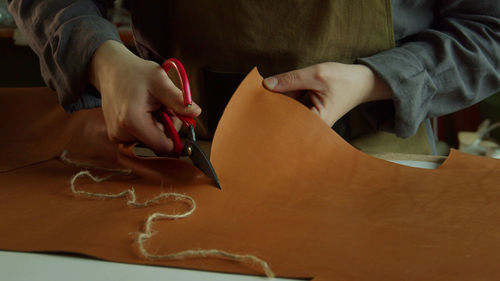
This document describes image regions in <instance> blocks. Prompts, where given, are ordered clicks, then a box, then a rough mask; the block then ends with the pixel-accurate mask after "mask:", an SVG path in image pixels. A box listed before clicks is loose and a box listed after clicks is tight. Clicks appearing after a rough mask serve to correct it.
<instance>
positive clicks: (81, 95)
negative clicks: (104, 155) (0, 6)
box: [8, 0, 120, 112]
mask: <svg viewBox="0 0 500 281" xmlns="http://www.w3.org/2000/svg"><path fill="white" fill-rule="evenodd" d="M8 3H9V6H8V8H9V11H10V12H11V13H12V15H13V17H14V19H15V21H16V24H17V26H18V28H19V29H20V31H21V32H22V33H23V34H24V36H26V39H27V41H28V43H29V45H30V46H31V48H32V49H33V51H35V53H36V54H37V55H38V57H39V59H40V70H41V74H42V77H43V79H44V80H45V83H46V84H47V86H48V87H50V88H51V89H53V90H55V91H56V92H57V95H58V98H59V102H60V103H61V105H62V106H63V107H64V109H65V110H66V111H68V112H73V111H76V110H79V109H82V108H92V107H98V106H100V105H101V100H100V94H99V93H98V92H97V90H96V89H95V88H94V87H93V86H91V85H90V84H89V83H88V65H89V62H90V59H91V58H92V55H93V54H94V52H95V50H96V49H97V48H98V47H99V46H100V45H101V44H102V43H104V42H105V41H107V40H116V41H120V37H119V35H118V32H117V30H116V28H115V27H114V25H113V24H112V23H111V22H109V21H107V20H106V19H105V18H104V17H103V15H104V14H105V12H106V8H107V7H109V5H110V3H111V2H109V1H108V2H106V1H92V0H38V1H37V0H9V1H8Z"/></svg>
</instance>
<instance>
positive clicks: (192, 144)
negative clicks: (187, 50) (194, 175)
mask: <svg viewBox="0 0 500 281" xmlns="http://www.w3.org/2000/svg"><path fill="white" fill-rule="evenodd" d="M162 67H163V69H164V70H165V72H166V73H167V74H168V72H169V70H170V69H172V68H173V69H175V72H176V73H177V75H178V77H179V81H180V84H181V90H182V96H183V98H184V106H188V107H189V106H191V105H192V104H193V100H192V98H191V88H190V86H189V80H188V77H187V75H186V70H185V69H184V66H183V65H182V63H181V62H180V61H179V60H177V59H175V58H170V59H168V60H166V61H165V62H164V63H163V65H162ZM172 117H177V118H179V119H180V120H181V121H182V124H183V126H185V127H186V128H187V134H188V136H187V137H186V138H181V137H180V136H179V133H178V132H177V130H176V129H175V127H174V123H173V122H172ZM159 119H160V121H161V122H162V123H163V127H164V129H165V134H166V135H167V137H169V138H170V139H172V141H173V143H174V154H175V156H176V157H178V158H179V157H186V156H187V157H189V158H190V159H191V162H193V164H194V166H196V167H197V168H198V169H200V170H201V171H202V172H203V173H205V175H207V176H208V177H210V178H211V179H212V180H213V181H214V183H215V185H216V186H217V188H219V189H222V187H221V186H220V182H219V178H218V177H217V174H216V173H215V170H214V168H213V167H212V164H211V163H210V160H208V157H207V156H206V155H205V153H204V152H203V150H201V148H200V147H199V146H198V144H197V143H196V134H195V132H194V127H195V126H196V121H195V120H194V119H193V118H191V117H186V116H181V115H178V114H175V113H174V112H173V111H172V110H170V109H167V108H166V107H162V108H161V109H160V111H159Z"/></svg>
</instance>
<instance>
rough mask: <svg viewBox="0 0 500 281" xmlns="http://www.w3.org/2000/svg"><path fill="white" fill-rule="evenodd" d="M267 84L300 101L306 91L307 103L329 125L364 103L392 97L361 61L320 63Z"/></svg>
mask: <svg viewBox="0 0 500 281" xmlns="http://www.w3.org/2000/svg"><path fill="white" fill-rule="evenodd" d="M264 86H265V87H266V88H268V89H269V90H271V91H274V92H279V93H283V94H286V95H288V96H290V97H292V98H295V99H298V100H302V99H303V97H304V96H303V95H304V93H306V94H307V96H306V97H307V98H309V99H310V102H309V104H306V105H307V106H309V107H310V109H311V110H312V111H313V112H314V113H316V114H318V116H319V117H320V118H321V119H322V120H323V121H325V122H326V123H327V124H328V125H329V126H333V124H334V123H335V122H336V121H337V120H338V119H340V117H342V116H343V115H344V114H346V113H347V112H349V111H350V110H351V109H353V108H354V107H356V106H357V105H359V104H361V103H364V102H368V101H375V100H383V99H390V98H391V97H392V91H391V89H390V88H389V87H388V86H387V84H386V83H385V82H384V81H383V80H382V79H381V78H379V77H378V76H377V75H376V74H375V73H374V72H373V71H372V70H371V69H370V68H369V67H367V66H365V65H361V64H343V63H335V62H327V63H321V64H316V65H312V66H309V67H306V68H302V69H298V70H294V71H290V72H286V73H282V74H278V75H275V76H272V77H268V78H266V79H265V80H264Z"/></svg>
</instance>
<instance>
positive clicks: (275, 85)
mask: <svg viewBox="0 0 500 281" xmlns="http://www.w3.org/2000/svg"><path fill="white" fill-rule="evenodd" d="M315 71H316V70H315V68H314V67H306V68H302V69H298V70H293V71H289V72H285V73H281V74H277V75H274V76H271V77H268V78H266V79H264V81H263V84H264V86H265V87H266V88H267V89H268V90H271V91H273V92H281V93H284V92H292V91H300V90H320V89H319V87H320V86H321V84H320V83H319V81H318V80H317V79H315Z"/></svg>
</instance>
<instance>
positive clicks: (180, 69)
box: [160, 58, 196, 156]
mask: <svg viewBox="0 0 500 281" xmlns="http://www.w3.org/2000/svg"><path fill="white" fill-rule="evenodd" d="M162 67H163V69H164V70H165V72H166V73H167V74H168V71H169V70H170V69H171V68H174V69H175V72H176V73H177V76H178V77H179V80H180V83H181V90H182V96H183V98H184V106H191V104H193V100H192V98H191V87H190V86H189V80H188V77H187V75H186V70H185V69H184V66H183V65H182V63H181V62H180V61H179V60H177V59H174V58H170V59H168V60H166V61H165V62H164V63H163V65H162ZM160 115H161V116H160V118H161V120H162V122H163V125H164V127H165V128H164V129H165V133H166V134H167V136H168V137H170V138H171V139H172V141H173V142H174V152H175V154H176V155H177V156H181V155H182V150H183V148H184V144H183V143H182V141H181V138H180V137H179V133H177V130H176V129H175V127H174V123H173V122H172V119H171V116H175V117H177V118H179V119H180V120H181V121H182V123H183V124H184V125H185V126H186V127H189V126H193V127H195V126H196V121H195V120H194V119H193V118H191V117H186V116H181V115H177V114H175V113H174V112H173V111H172V110H169V109H166V110H163V111H161V114H160Z"/></svg>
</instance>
